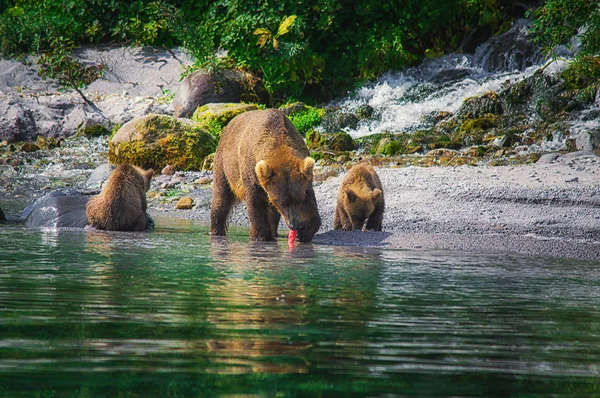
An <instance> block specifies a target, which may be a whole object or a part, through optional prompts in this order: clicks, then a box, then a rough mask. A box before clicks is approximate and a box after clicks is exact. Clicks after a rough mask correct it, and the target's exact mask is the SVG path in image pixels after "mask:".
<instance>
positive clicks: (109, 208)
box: [86, 164, 154, 231]
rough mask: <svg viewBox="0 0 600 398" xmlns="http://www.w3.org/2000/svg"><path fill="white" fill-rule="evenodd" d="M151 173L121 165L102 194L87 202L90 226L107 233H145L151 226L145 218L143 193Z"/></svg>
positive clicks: (148, 219)
mask: <svg viewBox="0 0 600 398" xmlns="http://www.w3.org/2000/svg"><path fill="white" fill-rule="evenodd" d="M153 174H154V171H153V170H152V169H150V170H143V169H141V168H140V167H137V166H132V165H130V164H122V165H120V166H119V167H117V168H116V169H115V171H114V172H113V173H112V174H111V175H110V177H109V178H108V180H107V181H106V184H104V188H102V191H101V192H100V193H99V194H98V195H96V196H95V197H93V198H92V199H90V200H89V202H88V204H87V208H86V214H87V218H88V221H89V222H90V225H91V226H92V227H94V228H97V229H103V230H107V231H144V230H146V229H148V228H149V227H151V226H152V224H153V223H152V219H151V218H150V217H149V216H148V215H147V214H146V209H147V207H148V203H147V201H146V191H148V188H150V181H151V179H152V175H153Z"/></svg>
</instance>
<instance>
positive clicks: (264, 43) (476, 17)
mask: <svg viewBox="0 0 600 398" xmlns="http://www.w3.org/2000/svg"><path fill="white" fill-rule="evenodd" d="M502 18H503V14H502V5H501V4H500V2H498V1H497V0H420V1H416V0H401V1H389V0H387V1H371V0H365V1H361V2H357V3H352V4H350V3H348V4H345V3H343V2H339V1H337V0H318V1H305V0H293V1H292V0H283V1H269V0H265V1H261V2H256V1H251V0H227V1H226V0H217V1H213V2H195V1H192V0H152V1H151V0H127V1H125V0H93V1H86V0H12V1H11V0H2V1H1V2H0V54H1V55H3V56H19V55H22V54H27V53H34V54H44V53H52V52H54V51H56V47H57V46H58V45H60V44H58V42H57V38H61V37H62V38H68V40H71V41H72V43H73V44H74V45H75V46H79V45H83V44H86V43H98V42H103V43H120V44H123V43H126V44H140V45H153V46H163V47H167V48H168V47H172V46H174V45H183V46H184V47H185V48H186V49H187V50H188V51H189V53H190V54H191V55H193V56H194V57H195V58H196V59H197V65H195V67H197V68H200V67H203V68H207V69H208V70H209V71H211V70H212V71H215V70H216V69H218V68H220V67H222V66H223V65H225V66H227V67H231V66H235V67H237V68H241V69H246V70H249V71H252V72H254V73H257V74H259V75H261V76H262V77H263V79H264V81H265V85H266V88H267V89H268V91H269V92H270V94H271V95H272V98H273V101H274V103H275V104H279V103H283V102H286V100H287V99H288V98H289V97H296V98H307V97H308V98H311V99H315V98H317V99H326V98H331V97H333V96H335V95H338V94H340V93H343V92H345V91H346V90H348V89H350V88H352V87H353V86H355V85H356V84H357V83H358V82H360V81H362V80H366V79H371V78H373V77H376V76H378V75H380V74H381V73H383V72H385V71H388V70H392V69H401V68H403V67H405V66H407V65H411V64H414V63H415V62H417V61H418V60H420V59H422V58H424V57H425V56H436V55H440V54H442V53H443V52H445V51H450V50H455V49H458V48H459V47H460V44H461V42H462V40H463V39H464V37H465V36H466V35H468V34H471V33H473V32H474V31H475V30H476V29H477V28H478V27H486V28H491V29H492V30H493V31H496V30H497V29H498V28H499V27H500V25H501V24H502V22H503V21H502ZM218 49H223V50H226V51H227V57H226V58H222V57H221V58H219V57H218V56H217V50H218Z"/></svg>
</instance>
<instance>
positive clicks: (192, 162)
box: [108, 114, 217, 170]
mask: <svg viewBox="0 0 600 398" xmlns="http://www.w3.org/2000/svg"><path fill="white" fill-rule="evenodd" d="M216 147H217V141H216V140H215V138H214V137H213V136H212V135H211V134H209V133H208V132H206V131H204V130H202V129H201V128H200V127H198V126H197V125H196V124H194V122H192V121H191V120H188V119H179V118H175V117H172V116H167V115H157V114H151V115H146V116H142V117H139V118H136V119H134V120H132V121H130V122H128V123H126V124H125V125H123V127H121V128H120V129H119V131H117V133H116V134H115V135H114V137H113V138H112V139H111V140H110V141H109V145H108V160H109V161H110V162H111V163H113V164H121V163H125V162H127V163H131V164H135V165H137V166H141V167H143V168H145V169H150V168H152V169H154V170H162V169H163V168H164V167H166V166H167V165H168V164H170V165H171V166H173V168H175V169H177V170H201V169H202V165H203V162H204V158H205V156H207V155H209V154H211V153H213V152H214V151H215V149H216Z"/></svg>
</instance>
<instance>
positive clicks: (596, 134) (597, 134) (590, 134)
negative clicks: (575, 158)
mask: <svg viewBox="0 0 600 398" xmlns="http://www.w3.org/2000/svg"><path fill="white" fill-rule="evenodd" d="M575 148H576V149H577V150H578V151H579V150H581V151H593V150H594V149H600V130H591V131H582V132H580V133H579V134H578V135H577V136H576V137H575Z"/></svg>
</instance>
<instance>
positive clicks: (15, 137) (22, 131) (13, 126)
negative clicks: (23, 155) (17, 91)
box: [0, 101, 38, 142]
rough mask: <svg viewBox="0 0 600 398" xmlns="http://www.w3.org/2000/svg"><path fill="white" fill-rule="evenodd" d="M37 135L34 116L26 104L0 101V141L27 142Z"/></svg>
mask: <svg viewBox="0 0 600 398" xmlns="http://www.w3.org/2000/svg"><path fill="white" fill-rule="evenodd" d="M37 133H38V129H37V126H36V123H35V118H34V114H33V112H32V111H31V109H29V107H28V106H27V104H24V103H22V102H16V101H15V102H12V101H0V140H6V141H8V142H15V141H28V140H33V139H35V137H36V135H37Z"/></svg>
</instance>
